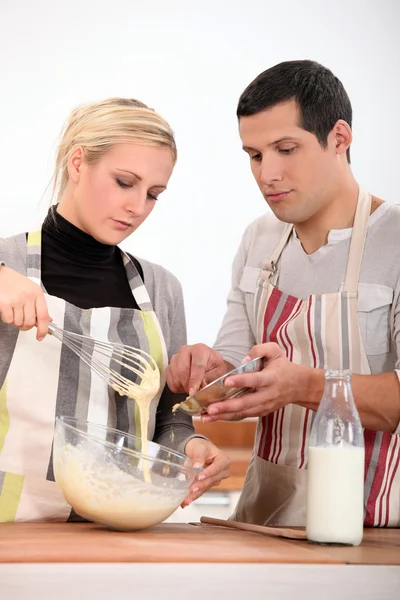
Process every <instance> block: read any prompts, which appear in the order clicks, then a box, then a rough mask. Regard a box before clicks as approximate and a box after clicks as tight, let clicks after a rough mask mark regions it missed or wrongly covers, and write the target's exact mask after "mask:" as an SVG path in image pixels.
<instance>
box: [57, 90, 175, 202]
mask: <svg viewBox="0 0 400 600" xmlns="http://www.w3.org/2000/svg"><path fill="white" fill-rule="evenodd" d="M123 143H134V144H142V145H144V146H166V147H168V148H169V149H170V150H171V153H172V157H173V160H174V163H175V162H176V159H177V150H176V144H175V138H174V134H173V132H172V129H171V127H170V126H169V125H168V123H167V121H165V119H163V117H161V116H160V115H159V114H158V113H156V112H155V111H154V110H153V109H152V108H149V107H148V106H146V105H145V104H143V102H139V100H134V99H129V98H109V99H108V100H103V101H100V102H93V103H91V104H85V105H83V106H80V107H78V108H76V109H75V110H73V111H72V113H71V114H70V116H69V119H68V121H67V123H66V126H65V128H64V130H63V133H62V139H61V143H60V145H59V146H58V152H57V159H56V166H55V170H54V178H53V193H52V198H53V199H54V198H55V199H56V201H57V202H58V201H59V200H60V199H61V197H62V195H63V193H64V191H65V188H66V186H67V183H68V179H69V175H68V159H69V156H70V154H71V152H72V151H73V150H74V149H75V148H76V147H77V146H82V148H83V151H84V155H85V160H86V161H87V163H89V164H93V163H95V162H96V161H97V160H99V159H100V158H101V156H102V155H103V154H105V153H106V152H107V151H108V150H110V149H111V148H112V146H114V145H115V144H123Z"/></svg>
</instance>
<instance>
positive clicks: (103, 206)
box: [58, 143, 174, 245]
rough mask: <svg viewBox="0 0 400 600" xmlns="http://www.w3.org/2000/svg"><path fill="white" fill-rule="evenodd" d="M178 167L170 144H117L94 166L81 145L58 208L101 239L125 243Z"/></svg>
mask: <svg viewBox="0 0 400 600" xmlns="http://www.w3.org/2000/svg"><path fill="white" fill-rule="evenodd" d="M173 167H174V161H173V157H172V153H171V150H170V149H169V148H168V147H166V146H141V145H139V144H133V143H128V144H116V145H115V146H113V147H112V148H111V150H109V151H108V152H106V154H104V155H103V156H102V157H101V158H100V159H99V160H98V161H97V162H96V163H94V164H88V163H87V162H86V161H85V158H84V154H83V150H82V149H81V148H76V149H75V150H74V152H73V153H72V154H71V156H70V159H69V163H68V172H69V181H68V185H67V188H66V191H65V193H64V196H63V198H62V199H61V201H60V203H59V206H58V212H59V213H60V214H61V215H62V216H63V217H64V218H66V219H67V220H68V221H70V222H71V223H73V224H74V225H75V226H76V227H79V229H81V230H82V231H84V232H86V233H88V234H89V235H91V236H92V237H94V238H95V239H96V240H97V241H99V242H102V243H103V244H109V245H116V244H119V243H120V242H122V241H123V240H124V239H126V238H127V237H128V236H129V235H131V233H133V232H134V231H135V229H137V228H138V227H139V225H141V224H142V223H143V221H144V220H145V219H146V218H147V217H148V215H149V214H150V213H151V211H152V210H153V208H154V205H155V203H156V200H157V198H158V196H159V195H160V194H161V192H163V191H164V190H165V189H166V187H167V184H168V181H169V178H170V177H171V174H172V170H173Z"/></svg>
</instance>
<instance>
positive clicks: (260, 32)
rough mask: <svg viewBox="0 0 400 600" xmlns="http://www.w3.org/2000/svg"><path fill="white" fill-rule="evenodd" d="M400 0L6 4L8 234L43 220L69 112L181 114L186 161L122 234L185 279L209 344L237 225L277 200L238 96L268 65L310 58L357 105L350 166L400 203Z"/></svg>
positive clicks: (2, 157)
mask: <svg viewBox="0 0 400 600" xmlns="http://www.w3.org/2000/svg"><path fill="white" fill-rule="evenodd" d="M399 7H400V2H398V0H351V1H350V0H335V1H331V0H302V1H299V0H286V1H285V2H276V1H274V2H273V1H270V0H201V1H199V0H193V1H191V0H187V1H184V0H152V1H151V2H145V1H144V0H141V1H137V0H112V1H111V0H107V1H104V0H68V1H67V0H64V1H63V2H60V1H58V0H35V1H34V2H33V1H30V0H0V75H1V79H0V86H1V87H0V89H1V94H0V107H1V110H0V132H1V141H2V143H1V146H0V168H1V181H2V187H1V195H0V201H1V221H0V236H3V237H4V236H7V235H10V234H12V233H16V232H19V231H23V230H26V229H27V228H29V227H32V226H34V225H35V224H37V223H39V222H40V221H41V219H42V218H43V216H44V214H45V212H46V210H47V202H48V197H44V198H43V197H42V196H43V193H44V191H45V188H46V186H47V183H48V181H49V179H50V177H51V170H52V164H53V159H54V149H55V144H56V141H57V136H58V132H59V130H60V127H61V125H62V123H63V122H64V120H65V118H66V116H67V115H68V113H69V112H70V110H71V109H72V108H73V107H74V106H75V105H76V104H80V103H82V102H86V101H92V100H97V99H101V98H105V97H109V96H116V95H122V96H130V97H137V98H139V99H141V100H142V101H144V102H146V103H148V104H149V105H151V106H152V107H154V108H156V109H157V110H158V111H159V112H161V113H162V114H164V116H165V117H166V118H167V119H168V120H169V121H170V122H171V124H172V125H173V128H174V130H175V132H176V137H177V142H178V147H179V154H180V156H179V162H178V165H177V168H176V171H175V173H174V175H173V178H172V180H171V183H170V186H169V189H168V191H167V192H166V193H165V195H163V196H162V198H161V199H160V201H159V203H158V205H157V206H156V208H155V210H154V211H153V213H152V215H151V216H150V218H149V220H148V221H147V222H146V223H145V224H144V225H143V226H142V228H141V229H140V230H139V231H138V232H137V233H135V234H134V235H133V236H132V237H131V239H130V240H128V242H127V243H126V244H125V247H126V249H128V250H129V251H131V252H133V253H134V254H136V255H138V256H142V257H145V258H148V259H150V260H153V261H155V262H161V263H162V264H163V265H164V266H166V267H167V268H169V269H170V270H172V271H173V272H174V273H175V274H176V275H177V276H178V277H179V278H180V280H181V282H182V284H183V288H184V293H185V300H186V308H187V320H188V332H189V341H190V342H192V343H193V342H196V341H204V342H206V343H209V344H211V343H212V342H213V340H214V337H215V334H216V331H217V328H218V325H219V323H220V320H221V318H222V315H223V313H224V310H225V298H226V294H227V291H228V288H229V280H230V267H231V261H232V258H233V255H234V252H235V250H236V247H237V245H238V243H239V241H240V237H241V233H242V231H243V229H244V227H245V226H246V224H247V223H249V222H250V221H251V220H252V219H253V218H255V217H256V216H258V215H260V214H261V213H262V212H263V211H265V210H266V206H265V204H264V201H263V199H262V197H261V195H260V194H259V193H258V191H257V188H256V186H255V183H254V182H253V181H252V178H251V174H250V170H249V167H248V162H247V160H246V156H245V155H244V154H243V152H242V151H241V148H240V141H239V138H238V135H237V124H236V119H235V108H236V103H237V100H238V97H239V95H240V93H241V92H242V91H243V89H244V87H245V86H246V85H247V84H248V83H249V82H250V81H251V80H252V79H253V78H254V77H255V76H256V75H257V74H258V73H259V72H261V71H262V70H264V69H266V68H268V67H270V66H272V65H273V64H275V63H277V62H280V61H282V60H288V59H298V58H311V59H315V60H318V61H320V62H322V63H323V64H325V65H326V66H328V67H329V68H331V69H332V70H333V71H334V72H335V73H336V74H337V75H338V76H339V78H340V79H341V80H342V81H343V83H344V85H345V87H346V88H347V90H348V92H349V95H350V97H351V100H352V103H353V108H354V135H355V141H354V145H353V151H352V156H353V169H354V172H355V174H356V176H357V178H358V179H359V181H360V182H361V183H362V184H363V185H364V186H366V187H367V188H368V189H370V190H371V191H372V192H374V193H376V194H378V195H380V196H381V197H383V198H385V199H387V200H390V201H399V193H398V191H397V180H398V169H399V167H398V156H399V151H398V144H399V139H400V126H399V122H400V120H399V106H400V90H399V73H400V52H399V41H398V40H399V39H400V37H399V33H400V32H399V28H400V25H399V24H400V8H399Z"/></svg>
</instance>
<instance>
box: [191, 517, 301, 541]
mask: <svg viewBox="0 0 400 600" xmlns="http://www.w3.org/2000/svg"><path fill="white" fill-rule="evenodd" d="M200 522H201V523H208V524H209V525H221V526H222V527H233V528H234V529H244V530H245V531H254V532H256V533H263V534H264V535H273V536H275V537H283V538H288V539H290V540H306V539H307V536H306V532H305V531H304V529H291V528H290V527H266V526H264V525H252V524H250V523H239V522H238V521H225V520H223V519H213V518H212V517H201V518H200Z"/></svg>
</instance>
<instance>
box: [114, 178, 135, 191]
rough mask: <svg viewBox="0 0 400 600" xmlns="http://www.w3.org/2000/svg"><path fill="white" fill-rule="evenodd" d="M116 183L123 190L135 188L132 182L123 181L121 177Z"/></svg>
mask: <svg viewBox="0 0 400 600" xmlns="http://www.w3.org/2000/svg"><path fill="white" fill-rule="evenodd" d="M115 181H116V182H117V184H118V185H119V187H121V188H123V189H127V188H131V187H132V186H133V184H132V183H131V182H130V181H123V180H122V179H120V178H119V177H116V179H115Z"/></svg>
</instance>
